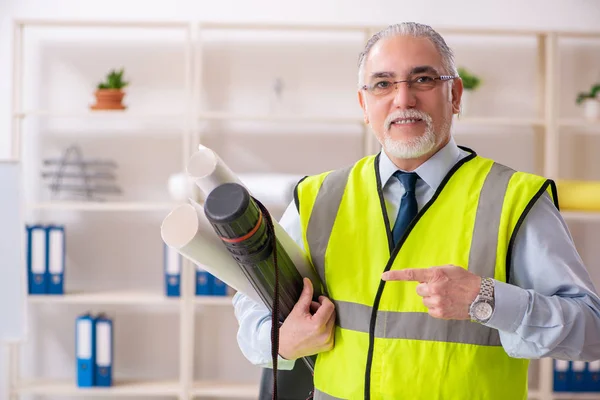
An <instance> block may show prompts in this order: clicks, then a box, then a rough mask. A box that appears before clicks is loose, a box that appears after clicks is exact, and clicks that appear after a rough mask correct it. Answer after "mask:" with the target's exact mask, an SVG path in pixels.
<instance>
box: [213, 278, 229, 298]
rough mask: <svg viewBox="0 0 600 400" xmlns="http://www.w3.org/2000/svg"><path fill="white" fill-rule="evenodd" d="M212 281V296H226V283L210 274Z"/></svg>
mask: <svg viewBox="0 0 600 400" xmlns="http://www.w3.org/2000/svg"><path fill="white" fill-rule="evenodd" d="M212 281H213V285H212V294H213V295H214V296H227V284H225V282H223V281H221V280H219V279H218V278H217V277H215V276H212Z"/></svg>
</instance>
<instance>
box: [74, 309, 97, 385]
mask: <svg viewBox="0 0 600 400" xmlns="http://www.w3.org/2000/svg"><path fill="white" fill-rule="evenodd" d="M95 332H96V329H95V319H94V317H92V316H91V315H90V314H85V315H82V316H80V317H79V318H77V321H76V329H75V335H76V336H75V347H76V350H75V354H76V357H77V386H79V387H92V386H94V384H95V379H94V365H95V361H96V357H95V356H96V355H95V352H96V346H95V337H94V336H95Z"/></svg>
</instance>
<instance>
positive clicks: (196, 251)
mask: <svg viewBox="0 0 600 400" xmlns="http://www.w3.org/2000/svg"><path fill="white" fill-rule="evenodd" d="M190 202H192V204H182V205H180V206H178V207H177V208H175V209H174V210H173V211H171V212H170V213H169V214H168V215H167V217H166V218H165V219H164V220H163V223H162V226H161V236H162V239H163V241H164V242H165V243H166V244H167V246H170V247H172V248H173V249H175V250H177V251H178V252H179V253H180V254H181V255H182V256H184V257H186V258H187V259H188V260H190V261H192V262H193V263H195V264H199V265H200V266H201V267H202V268H203V269H205V270H206V271H208V272H209V273H210V274H212V275H214V276H215V277H217V278H218V279H220V280H221V281H223V282H226V283H227V284H228V285H229V286H231V287H232V288H233V289H235V290H237V291H239V292H241V293H243V294H245V295H247V296H248V297H250V298H252V299H253V300H254V301H256V302H258V303H260V302H261V298H260V296H259V294H258V293H257V292H256V290H255V289H254V287H253V286H252V284H251V282H250V281H248V279H247V278H246V276H245V275H244V272H243V271H242V270H241V269H240V267H239V265H238V264H237V263H236V262H235V260H234V259H233V258H232V257H231V255H230V254H229V252H228V251H227V248H226V247H225V245H224V244H223V242H222V241H221V239H219V238H218V237H217V236H216V235H215V232H214V229H213V227H212V226H211V225H210V223H209V222H208V220H207V219H206V215H205V213H204V210H203V207H202V206H201V205H200V204H198V203H194V202H193V201H192V200H190Z"/></svg>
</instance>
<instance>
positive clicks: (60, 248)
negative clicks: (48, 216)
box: [46, 225, 65, 294]
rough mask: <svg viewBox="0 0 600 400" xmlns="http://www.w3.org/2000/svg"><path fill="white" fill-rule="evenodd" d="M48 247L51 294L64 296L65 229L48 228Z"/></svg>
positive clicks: (60, 227) (49, 289) (55, 226)
mask: <svg viewBox="0 0 600 400" xmlns="http://www.w3.org/2000/svg"><path fill="white" fill-rule="evenodd" d="M46 247H47V248H48V257H47V259H46V261H47V263H48V268H47V273H48V275H47V277H48V279H47V282H48V293H49V294H64V271H65V228H64V226H57V225H50V226H48V227H47V228H46Z"/></svg>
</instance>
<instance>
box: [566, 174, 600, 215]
mask: <svg viewBox="0 0 600 400" xmlns="http://www.w3.org/2000/svg"><path fill="white" fill-rule="evenodd" d="M556 189H557V191H558V202H559V206H560V209H561V210H572V211H600V182H598V181H581V180H566V179H565V180H558V181H557V182H556Z"/></svg>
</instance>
